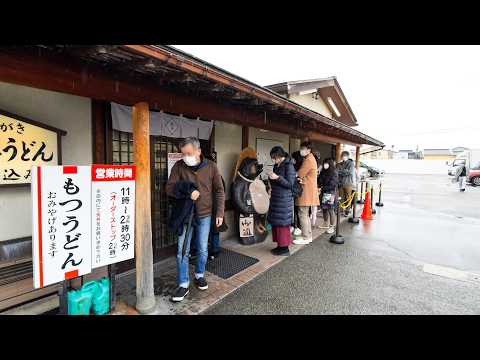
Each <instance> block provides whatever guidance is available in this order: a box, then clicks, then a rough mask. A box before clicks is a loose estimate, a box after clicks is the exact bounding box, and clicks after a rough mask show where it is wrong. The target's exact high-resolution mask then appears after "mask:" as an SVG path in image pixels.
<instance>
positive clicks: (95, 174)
mask: <svg viewBox="0 0 480 360" xmlns="http://www.w3.org/2000/svg"><path fill="white" fill-rule="evenodd" d="M134 232H135V166H128V165H127V166H123V165H92V241H93V243H92V268H97V267H100V266H105V265H110V264H113V263H117V262H120V261H124V260H129V259H132V258H134V256H135V244H134V235H135V233H134Z"/></svg>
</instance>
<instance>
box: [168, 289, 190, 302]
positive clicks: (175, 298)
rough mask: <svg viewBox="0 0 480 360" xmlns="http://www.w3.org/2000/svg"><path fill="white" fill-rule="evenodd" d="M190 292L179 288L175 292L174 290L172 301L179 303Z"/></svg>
mask: <svg viewBox="0 0 480 360" xmlns="http://www.w3.org/2000/svg"><path fill="white" fill-rule="evenodd" d="M189 292H190V290H188V289H186V288H184V287H181V286H179V287H178V288H177V290H175V292H174V294H173V296H172V301H175V302H179V301H182V300H183V299H185V296H187V294H188V293H189Z"/></svg>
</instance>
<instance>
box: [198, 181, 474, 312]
mask: <svg viewBox="0 0 480 360" xmlns="http://www.w3.org/2000/svg"><path fill="white" fill-rule="evenodd" d="M381 180H382V182H383V184H384V193H383V195H382V196H383V199H382V202H383V203H384V205H385V206H384V207H383V208H377V214H376V215H375V219H374V220H370V221H363V220H362V221H360V224H359V225H352V224H350V223H348V222H344V223H343V224H342V225H341V234H342V235H343V236H344V238H345V244H344V245H334V244H331V243H329V242H328V236H327V235H326V234H324V235H322V236H320V237H319V238H317V239H316V240H314V242H313V243H312V244H311V245H308V246H306V247H304V248H302V249H301V250H299V251H298V252H296V253H295V254H293V255H292V256H290V257H289V258H287V259H286V260H285V261H283V262H281V263H280V264H278V265H276V266H274V267H273V268H271V269H269V270H268V271H266V272H265V273H263V274H261V275H260V276H258V277H257V278H256V279H254V280H253V281H251V282H250V283H248V284H246V285H244V286H242V287H241V288H239V289H237V290H236V291H234V292H233V293H232V294H230V295H229V296H227V297H226V298H224V299H223V300H222V301H220V302H219V303H218V304H216V305H214V306H213V307H212V308H210V309H209V310H208V311H207V312H206V314H480V305H479V302H478V298H479V296H480V277H479V276H477V275H476V274H480V236H479V235H480V210H479V206H480V188H479V187H477V188H474V187H472V186H468V187H467V191H466V192H464V193H460V192H459V191H458V187H457V185H456V184H455V185H454V184H452V183H451V178H450V177H448V176H447V175H409V174H387V175H386V176H385V177H384V178H382V179H381ZM378 181H379V180H375V181H374V184H375V185H374V186H375V190H377V189H378ZM377 196H378V193H376V195H375V201H377V200H378V197H377ZM359 210H361V206H359ZM470 275H474V277H472V276H470Z"/></svg>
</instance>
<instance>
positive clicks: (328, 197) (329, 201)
mask: <svg viewBox="0 0 480 360" xmlns="http://www.w3.org/2000/svg"><path fill="white" fill-rule="evenodd" d="M334 202H335V194H331V193H323V195H322V205H333V203H334Z"/></svg>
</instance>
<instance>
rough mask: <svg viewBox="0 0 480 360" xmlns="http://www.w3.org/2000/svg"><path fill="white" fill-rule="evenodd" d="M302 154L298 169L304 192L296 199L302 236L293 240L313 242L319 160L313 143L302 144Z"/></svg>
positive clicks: (294, 241)
mask: <svg viewBox="0 0 480 360" xmlns="http://www.w3.org/2000/svg"><path fill="white" fill-rule="evenodd" d="M300 155H302V157H303V163H302V166H301V167H300V169H299V170H298V173H297V175H298V178H299V181H300V183H301V184H302V188H303V191H302V194H301V196H299V197H297V198H296V200H295V203H296V205H297V206H298V216H299V218H300V227H301V229H302V236H301V237H297V238H296V239H295V240H293V243H294V244H309V243H311V242H312V240H313V238H312V222H311V220H310V207H311V206H318V205H320V201H319V198H318V188H317V162H316V160H315V157H314V156H313V154H312V143H311V142H310V141H304V142H303V143H301V144H300Z"/></svg>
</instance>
